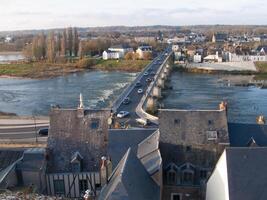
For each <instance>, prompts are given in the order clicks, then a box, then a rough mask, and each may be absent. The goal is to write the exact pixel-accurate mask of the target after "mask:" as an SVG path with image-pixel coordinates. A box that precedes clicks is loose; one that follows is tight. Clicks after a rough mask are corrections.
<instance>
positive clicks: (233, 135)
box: [228, 123, 267, 147]
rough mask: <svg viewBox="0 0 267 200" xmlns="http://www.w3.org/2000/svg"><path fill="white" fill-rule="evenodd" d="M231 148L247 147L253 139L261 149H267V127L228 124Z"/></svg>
mask: <svg viewBox="0 0 267 200" xmlns="http://www.w3.org/2000/svg"><path fill="white" fill-rule="evenodd" d="M228 132H229V140H230V146H232V147H247V146H248V145H249V142H250V141H251V139H252V138H253V140H254V141H255V143H256V144H257V145H258V146H261V147H267V125H259V124H240V123H228Z"/></svg>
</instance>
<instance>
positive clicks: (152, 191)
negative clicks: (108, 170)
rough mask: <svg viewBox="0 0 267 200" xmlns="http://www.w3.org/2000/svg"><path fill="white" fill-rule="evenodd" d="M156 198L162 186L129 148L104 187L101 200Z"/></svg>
mask: <svg viewBox="0 0 267 200" xmlns="http://www.w3.org/2000/svg"><path fill="white" fill-rule="evenodd" d="M107 199H108V200H128V199H129V200H136V199H138V200H151V199H153V200H156V199H160V187H159V186H158V185H157V184H156V183H155V182H154V181H153V180H152V178H151V177H150V175H149V174H148V173H147V171H146V169H145V168H144V167H143V165H142V163H141V162H140V160H139V159H138V158H137V157H136V154H135V153H134V152H133V151H132V150H131V149H130V148H129V149H128V150H127V152H126V153H125V155H124V156H123V158H122V159H121V161H120V162H119V164H118V166H117V167H116V169H115V170H114V172H113V174H112V175H111V177H110V179H109V182H108V184H107V185H106V186H105V187H103V189H102V191H101V193H100V196H99V200H107Z"/></svg>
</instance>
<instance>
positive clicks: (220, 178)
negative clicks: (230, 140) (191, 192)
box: [206, 142, 267, 200]
mask: <svg viewBox="0 0 267 200" xmlns="http://www.w3.org/2000/svg"><path fill="white" fill-rule="evenodd" d="M251 144H253V145H250V146H249V147H242V148H239V147H238V148H226V149H225V150H224V152H223V154H222V155H221V157H220V159H219V161H218V162H217V164H216V167H215V169H214V171H213V173H212V174H211V176H210V177H209V179H208V182H207V187H206V200H241V199H242V200H252V199H255V200H256V199H267V190H266V188H267V182H266V180H267V172H266V165H267V156H266V154H267V148H266V147H256V146H255V144H254V143H253V142H251Z"/></svg>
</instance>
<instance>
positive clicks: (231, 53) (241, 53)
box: [172, 44, 267, 63]
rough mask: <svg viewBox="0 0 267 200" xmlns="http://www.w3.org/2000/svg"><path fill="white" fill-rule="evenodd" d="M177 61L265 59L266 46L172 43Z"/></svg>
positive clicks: (246, 60)
mask: <svg viewBox="0 0 267 200" xmlns="http://www.w3.org/2000/svg"><path fill="white" fill-rule="evenodd" d="M172 49H173V51H174V52H175V58H176V60H177V61H180V62H181V63H184V62H186V61H188V62H193V63H202V62H204V63H205V62H207V63H216V62H218V63H221V62H257V61H267V46H262V45H260V46H258V47H257V48H256V49H251V50H250V49H249V51H247V49H244V50H243V49H242V45H234V46H233V45H231V47H229V46H223V47H216V46H210V47H207V46H201V45H183V44H173V47H172Z"/></svg>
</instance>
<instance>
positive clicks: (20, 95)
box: [0, 71, 267, 123]
mask: <svg viewBox="0 0 267 200" xmlns="http://www.w3.org/2000/svg"><path fill="white" fill-rule="evenodd" d="M136 76H137V74H136V73H124V72H101V71H93V72H92V71H91V72H85V73H77V74H71V75H68V76H64V77H57V78H53V79H48V80H31V79H5V78H2V79H1V78H0V111H4V112H11V113H16V114H18V115H48V113H49V110H50V105H51V104H59V105H60V106H61V107H65V108H73V107H77V105H78V101H79V94H80V92H82V94H83V96H84V101H85V105H86V106H88V107H90V108H106V107H108V106H110V105H111V104H112V102H113V101H114V100H115V99H116V98H117V97H118V96H119V95H120V93H121V92H122V91H123V89H124V88H125V87H126V86H127V85H128V84H129V83H130V82H131V81H133V80H134V79H135V77H136ZM220 78H221V76H219V75H207V74H189V73H181V72H174V73H173V74H172V77H171V84H172V86H173V90H169V91H168V95H167V96H166V98H165V99H164V100H163V104H164V105H165V108H176V109H217V108H218V104H219V103H220V102H221V101H222V100H226V101H227V102H228V108H229V115H228V116H229V121H231V122H244V123H245V122H248V123H255V119H256V116H258V115H260V114H263V115H265V116H266V117H267V90H264V89H259V88H255V87H236V86H230V87H229V86H227V85H225V84H224V83H222V82H220V81H218V80H219V79H220Z"/></svg>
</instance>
